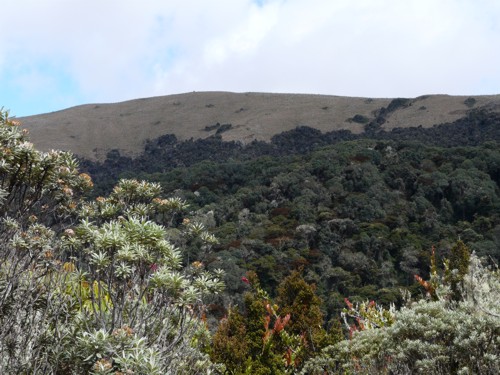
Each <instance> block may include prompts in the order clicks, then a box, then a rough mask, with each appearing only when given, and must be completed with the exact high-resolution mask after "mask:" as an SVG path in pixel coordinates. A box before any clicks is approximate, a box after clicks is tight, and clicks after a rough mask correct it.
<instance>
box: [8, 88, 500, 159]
mask: <svg viewBox="0 0 500 375" xmlns="http://www.w3.org/2000/svg"><path fill="white" fill-rule="evenodd" d="M468 98H469V97H465V96H448V95H429V96H422V97H418V98H415V99H412V100H411V105H410V106H407V107H402V108H398V109H397V110H395V111H393V112H391V113H390V114H389V115H388V116H386V118H387V122H386V123H385V124H384V125H383V128H384V129H391V128H394V127H409V126H418V125H422V126H423V127H431V126H433V125H436V124H440V123H444V122H452V121H454V120H456V119H458V118H460V117H462V116H464V115H465V114H466V112H467V110H469V109H470V108H471V103H470V99H469V102H466V99H468ZM473 98H474V100H475V103H473V107H474V108H478V107H488V108H490V109H493V110H495V111H500V95H493V96H474V97H473ZM390 102H391V99H368V98H352V97H341V96H329V95H308V94H267V93H230V92H193V93H186V94H178V95H169V96H162V97H153V98H146V99H137V100H130V101H126V102H121V103H115V104H88V105H82V106H77V107H73V108H69V109H65V110H62V111H57V112H52V113H47V114H40V115H35V116H29V117H21V118H19V119H18V120H20V121H21V123H22V125H23V126H24V127H25V128H27V129H28V130H29V131H30V137H31V140H32V141H33V142H34V143H35V145H36V146H37V147H38V148H39V149H41V150H49V149H62V150H69V151H72V152H73V153H75V154H77V155H80V156H83V157H85V158H88V159H91V160H103V158H104V157H105V156H106V154H107V152H108V151H109V150H111V149H118V150H119V151H120V153H121V154H122V155H127V156H134V155H137V154H138V153H140V152H141V151H142V150H143V147H144V144H145V142H146V140H148V139H155V138H157V137H159V136H162V135H164V134H175V135H176V136H177V138H178V139H179V140H186V139H190V138H194V139H197V138H205V137H208V136H210V135H213V134H214V132H215V130H212V131H207V130H206V129H205V127H207V126H211V125H214V124H216V123H220V124H227V123H230V124H232V128H231V129H230V130H228V131H226V132H224V133H222V137H223V139H224V140H238V141H241V142H245V143H247V142H250V141H252V140H254V139H256V140H264V141H268V140H270V139H271V137H272V136H273V135H275V134H279V133H281V132H283V131H287V130H291V129H294V128H295V127H297V126H299V125H307V126H310V127H313V128H317V129H319V130H321V131H323V132H326V131H332V130H340V129H348V130H350V131H352V132H353V133H360V132H362V131H363V129H364V128H363V126H364V125H363V124H360V123H356V122H353V121H352V120H351V119H352V118H353V117H354V116H355V115H361V116H364V117H366V118H369V119H373V118H374V117H375V116H376V111H377V110H379V109H380V108H382V107H387V106H388V105H389V103H390ZM464 102H465V103H464ZM473 102H474V101H473ZM467 103H468V104H469V105H467Z"/></svg>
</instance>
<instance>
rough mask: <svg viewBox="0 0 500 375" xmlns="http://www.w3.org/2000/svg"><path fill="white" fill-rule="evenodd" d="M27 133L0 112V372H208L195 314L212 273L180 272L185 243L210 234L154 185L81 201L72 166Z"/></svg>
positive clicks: (216, 279)
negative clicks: (36, 143) (30, 139)
mask: <svg viewBox="0 0 500 375" xmlns="http://www.w3.org/2000/svg"><path fill="white" fill-rule="evenodd" d="M26 137H27V135H26V132H25V131H22V130H21V129H20V127H19V124H17V123H16V122H15V121H13V120H11V119H9V117H8V114H7V113H6V112H3V111H0V325H1V327H2V328H1V330H0V372H1V373H26V374H28V373H29V374H89V373H94V374H120V373H134V374H163V373H171V374H176V373H182V374H189V373H208V372H210V371H212V370H213V368H214V367H213V365H212V364H211V363H210V361H209V359H208V357H207V356H206V355H204V354H202V350H201V347H202V346H203V345H204V343H205V342H207V341H208V339H207V336H208V332H207V329H206V327H205V324H204V322H203V320H202V317H203V313H204V303H205V300H206V298H207V297H208V296H210V295H213V294H216V293H218V292H219V291H221V290H222V288H223V283H222V281H221V271H214V272H208V271H207V270H206V269H205V266H204V264H203V263H202V262H193V263H192V264H186V263H185V262H184V260H183V256H182V246H183V244H185V243H187V242H189V241H192V240H193V238H194V237H196V238H197V241H198V242H197V243H199V244H200V246H203V247H204V250H205V251H209V250H210V247H211V246H212V245H213V244H214V243H216V239H215V237H214V236H213V235H211V234H210V233H208V232H207V231H206V230H205V228H204V227H203V226H202V225H201V224H199V223H196V222H193V223H192V222H191V221H189V220H187V219H186V220H184V221H182V220H181V219H182V218H183V217H184V216H185V215H186V209H187V205H186V204H185V202H184V201H182V200H181V199H179V198H175V197H173V198H162V197H160V194H161V187H160V186H159V185H158V184H154V183H148V182H139V181H135V180H123V181H120V183H119V184H118V185H117V186H116V188H115V189H114V190H113V192H112V193H111V194H110V195H109V196H108V197H99V198H97V199H95V200H94V201H90V202H89V201H86V200H85V199H83V198H82V193H83V192H84V191H85V190H86V189H89V188H91V187H92V181H91V178H90V177H89V176H88V175H86V174H82V173H79V171H78V163H77V161H76V159H75V158H74V157H73V156H72V155H71V154H70V153H67V152H60V151H50V152H40V151H37V150H36V149H35V148H34V147H33V145H32V144H31V143H29V142H28V140H27V138H26ZM174 227H175V228H174ZM194 228H195V229H196V230H194ZM169 231H170V232H169ZM169 233H170V235H169ZM172 233H175V236H172ZM174 237H175V238H174Z"/></svg>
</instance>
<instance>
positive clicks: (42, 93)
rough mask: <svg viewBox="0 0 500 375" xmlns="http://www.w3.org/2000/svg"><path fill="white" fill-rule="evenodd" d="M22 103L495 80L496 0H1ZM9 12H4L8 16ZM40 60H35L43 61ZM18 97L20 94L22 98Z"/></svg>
mask: <svg viewBox="0 0 500 375" xmlns="http://www.w3.org/2000/svg"><path fill="white" fill-rule="evenodd" d="M2 13H3V14H5V15H7V18H8V19H9V20H13V21H11V22H12V24H11V25H9V32H8V33H7V32H6V33H1V34H0V79H1V81H0V84H2V86H3V87H6V82H8V83H9V85H8V87H9V90H10V93H9V95H7V94H4V95H0V100H14V99H13V98H17V99H16V100H17V102H16V103H17V104H16V105H17V106H19V108H20V109H19V111H28V110H29V109H25V108H24V107H23V98H24V100H25V102H29V101H35V100H36V98H37V97H39V98H40V100H42V99H43V100H45V101H46V100H47V98H46V96H47V95H51V96H52V97H53V99H52V103H53V104H52V107H51V108H50V109H51V110H52V109H58V107H57V103H60V104H59V108H63V107H62V106H66V105H68V103H70V105H74V104H81V101H84V102H113V101H120V100H125V99H131V98H136V97H144V96H152V95H164V94H172V93H179V92H187V91H193V90H196V91H208V90H228V91H239V92H242V91H269V92H304V93H321V94H333V95H352V96H371V97H384V96H385V97H396V96H418V95H422V94H429V93H448V94H463V95H472V94H490V93H495V90H496V92H498V88H499V87H500V72H499V70H498V68H497V67H498V66H499V65H500V52H499V51H498V49H497V48H496V45H497V44H498V41H499V40H500V29H499V26H498V25H499V21H500V4H499V2H498V1H495V0H441V1H433V0H407V1H404V2H402V1H399V0H358V1H350V0H336V1H327V0H266V1H262V0H259V1H256V0H218V1H217V2H207V1H203V0H198V1H196V0H182V1H181V0H148V1H145V2H139V1H135V0H121V1H117V0H107V1H99V0H86V1H83V0H74V1H71V2H70V1H63V0H45V1H43V2H40V1H36V0H7V1H5V2H4V3H3V4H2ZM14 20H15V21H14ZM41 66H42V67H43V66H45V68H40V67H41ZM28 99H29V100H28ZM2 104H3V103H2Z"/></svg>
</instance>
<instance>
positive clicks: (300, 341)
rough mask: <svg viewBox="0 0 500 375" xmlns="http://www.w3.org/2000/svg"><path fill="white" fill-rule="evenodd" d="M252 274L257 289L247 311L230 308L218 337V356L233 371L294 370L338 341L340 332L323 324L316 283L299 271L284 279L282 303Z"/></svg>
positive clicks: (250, 295) (247, 302)
mask: <svg viewBox="0 0 500 375" xmlns="http://www.w3.org/2000/svg"><path fill="white" fill-rule="evenodd" d="M247 276H248V278H246V277H244V278H243V279H242V280H243V281H244V282H246V283H248V284H249V285H250V286H251V288H252V291H251V292H249V293H247V294H246V295H245V313H244V314H240V313H239V311H238V310H237V309H230V310H229V312H228V315H227V317H226V318H224V319H223V320H222V321H221V322H220V324H219V328H218V330H217V332H216V333H215V335H214V337H213V352H212V359H213V360H214V361H221V362H223V363H224V365H225V366H226V369H227V371H228V372H229V373H231V374H254V373H261V374H268V373H269V374H288V373H294V372H295V371H297V369H298V368H300V367H301V366H302V364H303V363H304V361H305V360H306V359H308V358H310V357H312V356H314V355H315V354H317V353H318V352H319V350H320V349H321V348H322V347H324V346H326V345H328V344H331V343H333V342H336V340H337V339H338V336H335V334H332V335H329V334H327V332H326V331H325V330H324V329H323V323H324V322H323V315H322V312H321V310H320V304H321V301H320V299H319V298H318V297H317V296H316V294H315V288H314V286H313V285H311V284H308V283H307V282H305V281H304V279H303V278H302V276H301V275H300V273H299V272H293V273H292V274H291V275H289V276H288V277H287V278H285V279H284V280H283V281H282V282H281V284H280V285H279V287H278V291H279V293H278V297H277V298H276V300H275V301H276V303H275V302H273V300H272V299H271V298H270V297H269V295H268V294H267V293H266V292H265V291H264V290H263V289H262V288H261V286H260V283H259V280H258V278H257V276H256V275H255V273H252V272H249V273H248V274H247ZM333 332H334V331H332V333H333Z"/></svg>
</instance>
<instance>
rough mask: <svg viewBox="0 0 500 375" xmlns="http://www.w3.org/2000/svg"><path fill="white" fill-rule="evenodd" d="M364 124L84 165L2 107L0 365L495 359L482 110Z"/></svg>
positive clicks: (497, 210)
mask: <svg viewBox="0 0 500 375" xmlns="http://www.w3.org/2000/svg"><path fill="white" fill-rule="evenodd" d="M381 113H382V114H383V113H385V112H383V111H382V112H381ZM382 114H381V115H380V116H379V121H378V125H380V124H382V123H383V117H382ZM376 125H377V123H376V122H373V121H372V122H371V123H368V124H367V125H366V127H367V131H366V132H365V133H366V134H365V137H364V138H361V137H360V136H354V135H352V134H351V133H349V132H339V133H331V134H326V135H325V134H321V133H319V132H317V131H314V130H313V129H310V128H307V127H302V128H298V129H297V130H296V131H294V132H289V133H286V134H282V135H280V136H277V137H275V138H274V139H273V142H272V143H270V144H263V143H258V142H254V143H253V144H251V145H247V146H243V145H240V144H236V143H228V142H222V140H221V139H220V138H218V137H212V138H210V139H207V140H201V141H188V142H177V140H176V139H175V137H173V136H164V137H162V138H160V139H158V140H154V141H151V142H150V143H149V144H148V145H147V147H146V149H145V152H144V154H143V155H142V156H140V157H138V158H137V159H135V160H132V159H128V158H124V157H122V156H120V154H119V152H111V153H110V154H109V155H108V159H107V160H106V161H105V162H104V163H103V164H95V163H90V162H88V161H80V162H79V161H77V160H76V159H75V158H74V157H73V156H72V155H71V154H70V153H67V152H61V151H50V152H40V151H37V150H36V149H35V148H34V147H33V145H32V144H31V143H30V142H29V141H28V139H27V136H26V134H25V133H24V132H23V131H22V129H21V128H20V126H19V124H17V123H16V122H15V121H13V120H11V119H9V118H8V115H7V113H5V112H2V113H1V114H0V326H1V327H2V328H1V329H0V372H2V373H6V374H10V373H12V374H89V373H90V374H115V375H118V374H204V373H207V374H209V373H211V374H291V373H302V374H325V373H328V374H337V373H338V374H367V373H373V374H376V373H382V374H415V373H428V374H447V373H460V374H496V373H499V372H500V357H499V354H498V353H499V352H500V309H499V305H498V300H500V272H499V270H498V267H497V266H496V264H497V263H498V260H499V259H500V195H499V194H500V190H499V188H500V148H499V147H498V143H497V141H500V139H499V138H498V135H497V133H498V128H499V127H500V120H499V117H498V115H496V114H494V113H488V112H476V111H471V113H470V114H469V115H468V116H467V118H466V119H462V120H459V121H458V122H457V123H456V124H444V125H442V126H440V127H436V128H433V129H430V130H425V129H421V128H418V129H416V130H415V129H413V130H407V131H404V130H396V131H393V132H391V133H385V132H383V131H381V130H380V129H379V128H378V127H377V126H376ZM453 126H455V128H453ZM449 129H455V131H454V133H453V134H454V135H453V137H451V136H450V137H446V134H448V135H449V134H450V133H449V131H450V130H449ZM458 130H460V131H458ZM447 132H448V133H447ZM318 133H319V134H318ZM440 137H442V138H443V139H445V138H446V139H448V143H446V142H444V141H443V142H440V141H439V140H440ZM430 140H432V142H431V141H430ZM445 146H446V147H445ZM91 176H92V177H91ZM94 185H95V186H94Z"/></svg>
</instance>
